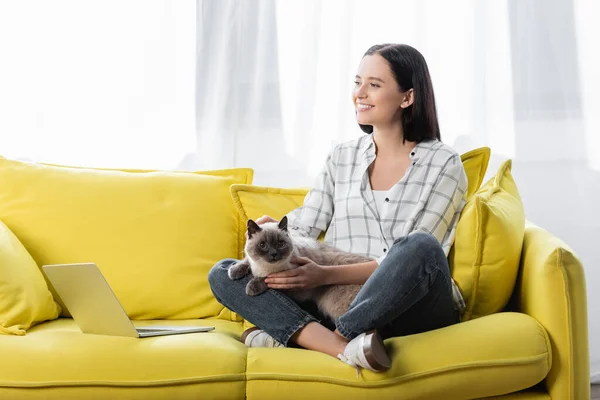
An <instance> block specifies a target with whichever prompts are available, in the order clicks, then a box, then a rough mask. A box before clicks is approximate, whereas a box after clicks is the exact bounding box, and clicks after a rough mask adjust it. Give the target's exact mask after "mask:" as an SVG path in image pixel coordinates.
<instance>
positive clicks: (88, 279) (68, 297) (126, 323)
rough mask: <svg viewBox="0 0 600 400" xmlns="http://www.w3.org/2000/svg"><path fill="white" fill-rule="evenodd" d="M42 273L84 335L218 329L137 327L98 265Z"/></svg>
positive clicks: (59, 267) (52, 267)
mask: <svg viewBox="0 0 600 400" xmlns="http://www.w3.org/2000/svg"><path fill="white" fill-rule="evenodd" d="M42 270H43V271H44V274H46V276H47V277H48V280H49V281H50V283H51V284H52V286H53V287H54V290H55V292H56V293H57V294H58V296H59V297H60V299H61V300H62V304H64V305H65V306H66V308H67V310H69V312H70V313H71V316H72V317H73V319H74V320H75V322H76V323H77V325H79V328H80V329H81V331H82V332H83V333H95V334H97V335H111V336H129V337H137V338H145V337H151V336H164V335H176V334H182V333H193V332H208V331H212V330H213V329H215V327H214V326H152V327H136V326H135V325H133V322H131V320H130V319H129V316H128V315H127V313H126V312H125V310H124V309H123V306H121V303H119V300H118V299H117V296H115V293H114V292H113V291H112V289H111V288H110V286H109V285H108V282H107V281H106V279H104V276H103V275H102V273H101V272H100V269H98V266H96V264H94V263H82V264H56V265H44V266H42Z"/></svg>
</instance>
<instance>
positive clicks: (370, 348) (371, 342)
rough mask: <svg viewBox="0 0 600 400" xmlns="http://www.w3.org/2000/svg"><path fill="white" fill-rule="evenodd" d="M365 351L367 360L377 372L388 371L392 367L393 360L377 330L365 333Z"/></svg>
mask: <svg viewBox="0 0 600 400" xmlns="http://www.w3.org/2000/svg"><path fill="white" fill-rule="evenodd" d="M364 351H365V357H366V359H367V362H368V363H369V365H370V366H371V367H373V369H374V370H376V371H377V372H383V371H387V370H388V369H390V368H391V366H392V360H391V359H390V356H388V354H387V351H386V350H385V345H384V344H383V339H381V336H380V335H379V333H378V332H377V331H370V332H367V334H366V335H365V344H364Z"/></svg>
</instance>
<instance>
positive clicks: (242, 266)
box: [227, 261, 250, 281]
mask: <svg viewBox="0 0 600 400" xmlns="http://www.w3.org/2000/svg"><path fill="white" fill-rule="evenodd" d="M249 268H250V265H249V264H248V263H246V262H245V261H239V262H237V263H235V264H233V265H232V266H231V267H229V269H228V270H227V276H228V277H229V279H231V280H232V281H235V280H238V279H241V278H243V277H245V276H246V275H248V271H249Z"/></svg>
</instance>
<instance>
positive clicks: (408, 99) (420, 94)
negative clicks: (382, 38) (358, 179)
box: [353, 44, 441, 141]
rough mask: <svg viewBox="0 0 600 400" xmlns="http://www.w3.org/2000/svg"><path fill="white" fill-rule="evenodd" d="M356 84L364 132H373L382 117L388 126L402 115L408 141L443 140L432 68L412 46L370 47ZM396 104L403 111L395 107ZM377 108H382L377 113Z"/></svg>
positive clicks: (383, 45)
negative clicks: (431, 72) (431, 75)
mask: <svg viewBox="0 0 600 400" xmlns="http://www.w3.org/2000/svg"><path fill="white" fill-rule="evenodd" d="M361 75H362V76H364V79H363V78H361ZM354 84H355V87H354V91H353V100H354V104H355V105H356V107H357V111H358V113H359V114H358V115H357V120H358V123H359V125H360V127H361V129H362V130H363V131H364V132H366V133H371V132H373V122H374V121H375V122H379V121H380V120H381V119H382V118H383V120H382V121H381V122H385V123H389V122H391V121H392V120H394V119H398V118H397V117H398V116H399V117H400V118H399V119H400V121H401V123H402V129H403V131H404V139H405V140H408V141H417V140H423V139H425V138H427V139H438V140H441V138H440V127H439V124H438V121H437V111H436V107H435V98H434V95H433V86H432V84H431V78H430V76H429V69H428V68H427V64H426V62H425V59H424V58H423V56H422V55H421V53H419V52H418V51H417V50H415V49H414V48H412V47H411V46H407V45H390V44H381V45H375V46H373V47H371V48H370V49H369V50H367V52H366V53H365V56H364V57H363V59H362V61H361V63H360V66H359V75H356V81H355V82H354ZM367 99H368V100H367ZM396 104H400V108H394V107H396ZM375 106H378V107H379V108H378V109H377V110H374V109H373V108H374V107H375ZM409 106H412V107H409ZM367 111H369V112H367Z"/></svg>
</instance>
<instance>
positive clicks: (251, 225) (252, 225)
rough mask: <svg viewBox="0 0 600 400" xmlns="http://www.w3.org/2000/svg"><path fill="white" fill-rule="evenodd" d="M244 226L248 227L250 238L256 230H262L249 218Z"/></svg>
mask: <svg viewBox="0 0 600 400" xmlns="http://www.w3.org/2000/svg"><path fill="white" fill-rule="evenodd" d="M246 226H247V227H248V239H250V238H251V237H252V235H254V234H255V233H256V232H260V231H262V229H261V227H260V226H258V224H257V223H256V222H254V221H253V220H251V219H249V220H248V223H247V224H246Z"/></svg>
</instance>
